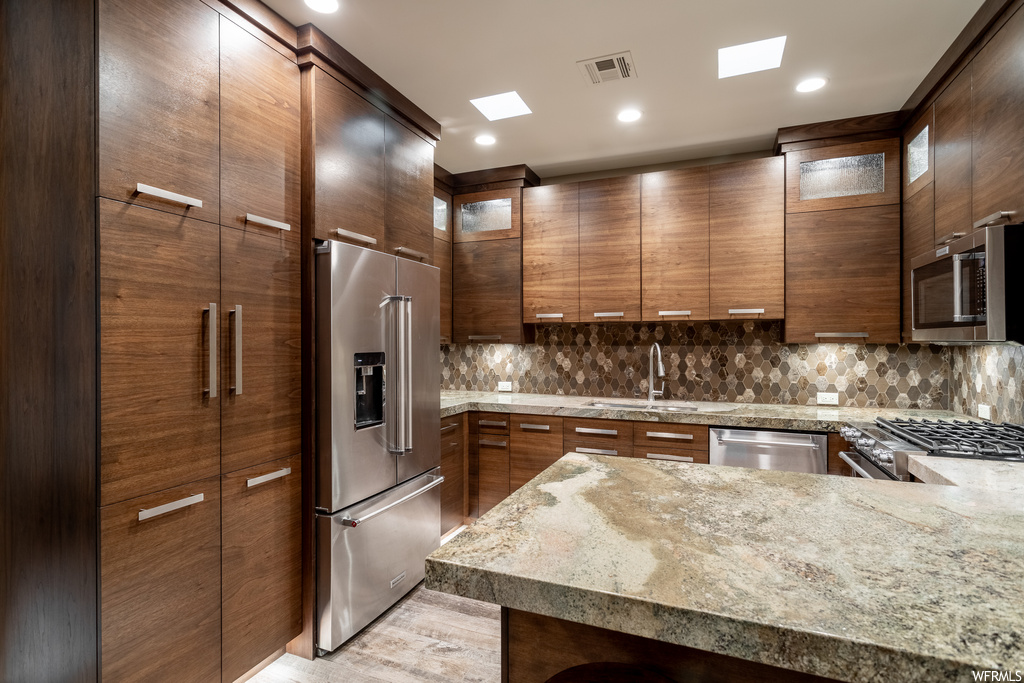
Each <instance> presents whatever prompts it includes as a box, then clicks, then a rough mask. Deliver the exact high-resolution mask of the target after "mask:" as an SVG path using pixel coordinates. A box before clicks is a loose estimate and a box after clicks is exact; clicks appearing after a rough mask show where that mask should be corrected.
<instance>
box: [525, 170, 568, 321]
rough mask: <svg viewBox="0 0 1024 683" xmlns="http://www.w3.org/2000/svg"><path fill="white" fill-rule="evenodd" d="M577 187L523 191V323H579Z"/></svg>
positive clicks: (561, 186)
mask: <svg viewBox="0 0 1024 683" xmlns="http://www.w3.org/2000/svg"><path fill="white" fill-rule="evenodd" d="M579 197H580V193H579V183H565V184H562V185H541V186H538V187H526V188H523V322H524V323H572V322H579V321H580V201H579Z"/></svg>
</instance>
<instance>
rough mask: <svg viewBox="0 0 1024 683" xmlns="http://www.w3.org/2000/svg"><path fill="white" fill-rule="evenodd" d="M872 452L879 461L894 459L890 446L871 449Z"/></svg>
mask: <svg viewBox="0 0 1024 683" xmlns="http://www.w3.org/2000/svg"><path fill="white" fill-rule="evenodd" d="M871 454H872V455H874V456H875V457H876V458H877V459H878V461H879V462H892V461H893V452H892V451H891V450H889V449H888V448H876V449H875V450H873V451H871Z"/></svg>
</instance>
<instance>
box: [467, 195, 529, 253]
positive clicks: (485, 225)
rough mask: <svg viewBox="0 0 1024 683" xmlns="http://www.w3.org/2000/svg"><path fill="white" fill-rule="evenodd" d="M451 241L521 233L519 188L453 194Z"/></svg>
mask: <svg viewBox="0 0 1024 683" xmlns="http://www.w3.org/2000/svg"><path fill="white" fill-rule="evenodd" d="M453 204H454V206H453V213H454V216H453V217H454V219H455V220H454V224H455V229H454V234H453V237H454V241H456V242H477V241H480V240H502V239H508V238H511V237H519V236H520V235H521V234H522V225H523V223H522V189H520V188H518V187H515V188H509V189H502V190H489V191H486V192H472V193H470V194H457V195H455V196H454V197H453Z"/></svg>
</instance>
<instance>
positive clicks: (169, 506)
mask: <svg viewBox="0 0 1024 683" xmlns="http://www.w3.org/2000/svg"><path fill="white" fill-rule="evenodd" d="M202 502H203V494H202V493H197V494H196V495H194V496H189V497H188V498H182V499H181V500H176V501H174V502H173V503H165V504H163V505H158V506H156V507H155V508H149V509H148V510H146V509H143V510H139V521H140V522H144V521H146V520H147V519H152V518H153V517H157V516H159V515H165V514H167V513H168V512H174V511H175V510H180V509H181V508H187V507H188V506H189V505H195V504H196V503H202Z"/></svg>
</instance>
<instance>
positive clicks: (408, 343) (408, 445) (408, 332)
mask: <svg viewBox="0 0 1024 683" xmlns="http://www.w3.org/2000/svg"><path fill="white" fill-rule="evenodd" d="M403 306H404V307H405V356H404V362H403V364H402V385H403V386H404V387H405V396H404V398H403V399H402V408H403V411H404V421H405V438H404V440H403V441H402V446H403V448H404V450H405V452H406V453H411V452H412V448H413V446H412V297H411V296H407V297H405V301H404V302H403Z"/></svg>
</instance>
